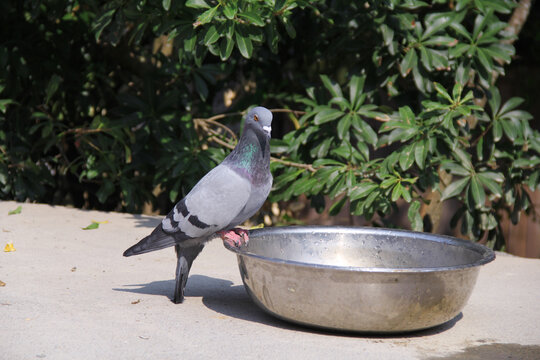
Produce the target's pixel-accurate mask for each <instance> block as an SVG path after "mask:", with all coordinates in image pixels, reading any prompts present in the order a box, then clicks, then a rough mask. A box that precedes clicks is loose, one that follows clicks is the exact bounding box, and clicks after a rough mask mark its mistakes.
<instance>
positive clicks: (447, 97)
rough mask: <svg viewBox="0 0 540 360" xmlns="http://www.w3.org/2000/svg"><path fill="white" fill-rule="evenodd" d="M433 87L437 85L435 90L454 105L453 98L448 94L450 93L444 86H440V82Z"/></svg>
mask: <svg viewBox="0 0 540 360" xmlns="http://www.w3.org/2000/svg"><path fill="white" fill-rule="evenodd" d="M433 85H435V90H437V92H438V93H439V94H440V95H441V96H442V97H444V98H445V99H446V100H448V102H450V103H453V102H454V101H453V99H452V97H451V96H450V95H449V94H448V92H447V91H446V89H445V88H444V86H442V85H441V84H439V83H438V82H434V83H433Z"/></svg>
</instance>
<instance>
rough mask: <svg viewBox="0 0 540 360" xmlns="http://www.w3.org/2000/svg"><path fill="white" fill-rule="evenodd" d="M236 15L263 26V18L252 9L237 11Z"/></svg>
mask: <svg viewBox="0 0 540 360" xmlns="http://www.w3.org/2000/svg"><path fill="white" fill-rule="evenodd" d="M238 16H240V17H242V18H244V19H246V20H247V21H249V22H250V23H251V24H253V25H255V26H264V21H263V19H262V18H261V17H260V16H259V14H257V13H256V12H254V11H246V12H242V13H239V14H238Z"/></svg>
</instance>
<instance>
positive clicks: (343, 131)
mask: <svg viewBox="0 0 540 360" xmlns="http://www.w3.org/2000/svg"><path fill="white" fill-rule="evenodd" d="M350 127H351V114H347V115H345V116H344V117H342V118H341V119H340V120H339V121H338V125H337V134H338V137H339V138H340V139H341V140H342V139H343V138H345V136H347V134H348V133H349V128H350Z"/></svg>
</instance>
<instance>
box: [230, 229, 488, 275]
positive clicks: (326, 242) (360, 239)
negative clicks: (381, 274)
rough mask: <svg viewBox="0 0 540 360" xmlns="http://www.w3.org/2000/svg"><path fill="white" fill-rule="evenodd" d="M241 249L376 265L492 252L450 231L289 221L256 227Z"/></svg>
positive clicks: (277, 257)
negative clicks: (445, 233) (446, 233)
mask: <svg viewBox="0 0 540 360" xmlns="http://www.w3.org/2000/svg"><path fill="white" fill-rule="evenodd" d="M239 252H242V253H245V254H246V255H252V256H257V257H262V258H266V259H267V260H271V261H285V262H293V263H303V264H311V265H317V266H328V267H346V268H351V267H354V268H371V269H393V270H406V269H413V270H414V269H417V270H419V269H432V270H437V269H447V268H462V267H469V266H477V265H482V264H484V263H487V262H489V261H491V260H492V259H493V257H494V255H493V252H492V251H491V250H489V249H487V248H486V247H484V246H482V245H478V244H475V243H472V242H469V241H465V240H459V239H455V238H451V237H446V236H440V235H434V234H427V233H416V232H411V231H403V230H389V229H379V228H347V227H284V228H266V229H261V230H255V231H253V232H252V233H251V234H250V241H249V243H248V245H247V246H245V247H243V248H241V249H240V250H239Z"/></svg>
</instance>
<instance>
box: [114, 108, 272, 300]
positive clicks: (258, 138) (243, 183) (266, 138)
mask: <svg viewBox="0 0 540 360" xmlns="http://www.w3.org/2000/svg"><path fill="white" fill-rule="evenodd" d="M271 131H272V113H271V112H270V110H268V109H266V108H264V107H261V106H259V107H255V108H253V109H251V110H250V111H249V112H248V114H247V116H246V119H245V125H244V131H243V133H242V136H241V137H240V139H239V141H238V144H237V145H236V147H235V148H234V150H233V151H232V152H231V153H230V154H229V155H228V156H227V157H226V158H225V159H224V160H223V161H222V162H221V163H220V164H219V165H218V166H216V167H215V168H213V169H212V170H210V172H208V173H207V174H206V175H205V176H204V177H203V178H202V179H201V180H199V182H198V183H197V184H196V185H195V186H194V187H193V189H191V191H190V192H189V193H188V194H187V195H186V196H185V197H184V198H183V199H182V200H180V201H179V202H178V203H177V204H176V205H175V206H174V207H173V209H172V210H171V211H170V212H169V214H168V215H167V216H166V217H165V218H163V220H162V221H161V223H160V224H159V225H158V226H157V227H156V228H155V229H154V230H153V231H152V233H151V234H150V235H148V236H147V237H145V238H144V239H142V240H141V241H139V242H138V243H137V244H135V245H133V246H132V247H130V248H129V249H127V250H126V251H125V252H124V256H132V255H139V254H144V253H147V252H150V251H154V250H159V249H163V248H166V247H170V246H175V250H176V256H177V266H176V286H175V290H174V299H173V301H174V302H175V303H177V304H178V303H182V302H183V301H184V289H185V286H186V282H187V279H188V275H189V271H190V269H191V265H192V264H193V261H194V260H195V258H196V257H197V255H199V253H200V252H201V251H202V249H203V248H204V245H205V243H206V242H207V241H209V240H211V239H212V238H214V236H213V235H214V234H216V233H217V234H218V235H219V236H221V238H222V240H223V241H224V242H225V243H227V244H229V245H230V246H241V245H242V244H244V243H247V241H248V240H249V236H248V233H247V231H245V230H242V229H239V228H236V226H237V225H239V224H241V223H243V222H244V221H246V220H247V219H249V218H250V217H251V216H253V215H254V214H255V213H256V212H257V211H258V210H259V209H260V208H261V206H262V205H263V203H264V202H265V200H266V198H267V197H268V194H269V193H270V189H271V187H272V174H271V173H270V133H271Z"/></svg>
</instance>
